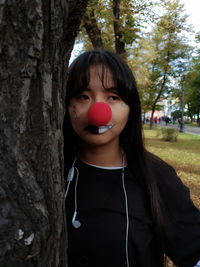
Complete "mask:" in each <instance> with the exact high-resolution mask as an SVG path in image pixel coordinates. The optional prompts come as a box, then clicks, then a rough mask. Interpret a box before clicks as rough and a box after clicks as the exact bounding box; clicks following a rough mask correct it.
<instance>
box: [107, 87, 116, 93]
mask: <svg viewBox="0 0 200 267" xmlns="http://www.w3.org/2000/svg"><path fill="white" fill-rule="evenodd" d="M105 90H106V91H108V92H111V93H115V94H117V93H118V90H117V88H116V87H108V88H105Z"/></svg>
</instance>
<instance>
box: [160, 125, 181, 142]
mask: <svg viewBox="0 0 200 267" xmlns="http://www.w3.org/2000/svg"><path fill="white" fill-rule="evenodd" d="M161 131H162V139H163V140H165V141H174V142H176V141H177V138H178V130H177V129H174V128H162V130H161Z"/></svg>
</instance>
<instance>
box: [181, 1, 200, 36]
mask: <svg viewBox="0 0 200 267" xmlns="http://www.w3.org/2000/svg"><path fill="white" fill-rule="evenodd" d="M181 2H182V3H183V4H184V5H185V10H186V13H187V14H188V15H190V16H189V18H188V22H189V23H191V24H193V25H194V30H195V32H200V0H181Z"/></svg>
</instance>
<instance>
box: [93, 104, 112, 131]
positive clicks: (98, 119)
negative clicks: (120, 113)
mask: <svg viewBox="0 0 200 267" xmlns="http://www.w3.org/2000/svg"><path fill="white" fill-rule="evenodd" d="M111 117H112V110H111V108H110V106H109V105H108V104H106V103H104V102H96V103H94V104H93V105H92V106H91V107H90V108H89V110H88V121H89V123H90V124H92V125H94V126H103V125H106V124H107V123H108V122H109V121H110V119H111Z"/></svg>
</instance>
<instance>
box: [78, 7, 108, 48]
mask: <svg viewBox="0 0 200 267" xmlns="http://www.w3.org/2000/svg"><path fill="white" fill-rule="evenodd" d="M83 23H84V27H85V29H86V32H87V34H88V36H89V38H90V41H91V43H92V45H93V48H94V49H104V47H103V42H102V38H101V30H100V29H99V27H98V24H97V20H96V18H95V14H94V10H90V11H88V12H86V14H85V16H84V18H83Z"/></svg>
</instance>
